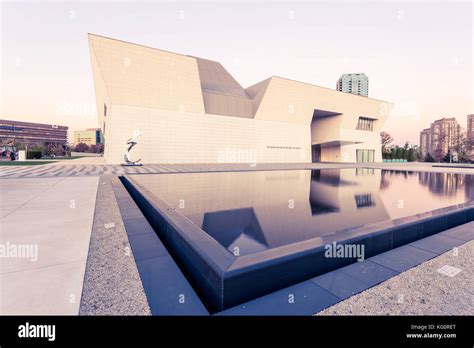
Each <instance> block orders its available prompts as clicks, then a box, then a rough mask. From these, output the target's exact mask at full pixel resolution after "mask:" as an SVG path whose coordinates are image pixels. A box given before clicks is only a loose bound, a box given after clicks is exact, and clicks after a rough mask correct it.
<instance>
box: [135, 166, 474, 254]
mask: <svg viewBox="0 0 474 348" xmlns="http://www.w3.org/2000/svg"><path fill="white" fill-rule="evenodd" d="M133 180H134V181H135V182H137V183H138V184H140V185H141V186H143V187H144V188H146V189H147V190H149V191H150V192H151V193H153V194H154V195H156V196H157V197H159V198H160V199H162V200H164V201H165V202H167V203H168V204H169V205H170V206H172V207H173V208H174V209H176V210H177V211H178V212H180V213H181V214H183V215H184V216H186V217H187V218H188V219H189V220H191V221H192V222H193V223H195V224H196V225H198V226H199V227H200V228H202V229H203V230H204V231H206V232H207V233H208V234H209V235H210V236H211V237H212V238H213V239H215V240H216V241H217V242H218V243H220V244H221V245H222V246H223V247H225V248H226V249H228V250H229V251H230V252H232V253H234V252H235V251H236V250H238V253H239V255H247V254H252V253H257V252H259V251H262V250H265V249H271V248H276V247H279V246H283V245H288V244H293V243H298V242H301V241H305V240H308V239H312V238H317V237H321V236H325V235H329V234H334V233H337V232H338V231H342V230H346V229H349V228H354V227H358V226H363V225H366V224H371V223H376V222H381V221H385V220H390V219H394V218H398V217H402V216H408V215H413V214H417V213H421V212H423V211H427V210H432V209H436V208H441V207H444V206H448V205H452V204H456V203H461V202H464V201H466V199H465V197H464V196H465V195H466V196H469V197H471V199H472V195H473V194H474V192H473V189H472V188H471V186H472V185H471V184H472V183H473V181H472V177H459V176H456V175H452V174H451V175H450V176H449V175H448V176H436V173H411V172H402V171H399V172H396V171H386V170H383V171H382V170H377V169H369V168H357V169H355V168H353V169H341V170H339V169H323V170H313V171H310V170H289V171H250V172H221V173H182V174H164V175H159V174H158V175H156V174H150V175H136V176H133ZM468 184H469V185H468ZM426 186H428V187H429V190H427V189H426ZM467 186H469V187H470V190H469V189H467ZM464 190H465V195H464V194H463V192H462V191H464ZM454 192H457V194H454ZM433 193H434V194H436V195H437V197H438V198H437V199H433V197H432V194H433ZM400 200H403V201H404V205H403V209H400V207H399V204H398V202H400Z"/></svg>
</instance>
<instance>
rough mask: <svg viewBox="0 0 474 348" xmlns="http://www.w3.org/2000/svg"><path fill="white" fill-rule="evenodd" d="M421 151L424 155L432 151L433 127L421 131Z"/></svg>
mask: <svg viewBox="0 0 474 348" xmlns="http://www.w3.org/2000/svg"><path fill="white" fill-rule="evenodd" d="M420 151H421V154H422V155H423V157H425V156H426V155H427V154H428V153H431V128H426V129H423V130H422V131H421V132H420Z"/></svg>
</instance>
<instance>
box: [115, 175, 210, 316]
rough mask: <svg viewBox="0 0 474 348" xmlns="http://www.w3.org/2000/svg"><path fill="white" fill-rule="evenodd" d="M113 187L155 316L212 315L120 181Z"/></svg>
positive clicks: (116, 181) (116, 180)
mask: <svg viewBox="0 0 474 348" xmlns="http://www.w3.org/2000/svg"><path fill="white" fill-rule="evenodd" d="M111 185H112V188H113V192H114V194H115V198H116V201H117V205H118V208H119V211H120V214H121V217H122V220H123V224H124V228H125V232H126V234H127V237H128V240H129V245H130V248H131V251H132V255H133V257H134V259H135V263H136V266H137V269H138V273H139V276H140V280H141V282H142V285H143V289H144V291H145V295H146V298H147V300H148V304H149V307H150V310H151V314H152V315H172V316H175V315H192V316H201V315H209V311H208V310H207V309H206V307H205V305H204V304H203V303H202V301H201V299H200V298H199V296H198V295H197V294H196V292H195V290H194V287H193V286H191V284H189V282H188V280H187V279H186V277H185V276H184V274H183V273H182V272H181V270H180V269H179V267H178V266H177V264H176V263H175V261H174V259H173V257H172V256H171V255H170V254H169V253H168V250H167V249H166V248H165V246H164V245H163V243H162V242H161V240H160V238H159V237H158V235H157V234H156V233H155V231H154V230H153V228H152V226H150V224H149V223H148V220H147V219H146V218H145V216H144V215H143V214H142V212H141V210H140V208H139V207H138V205H137V204H136V202H135V201H134V199H133V197H131V196H130V195H129V193H128V191H127V190H126V188H125V186H124V185H123V183H122V182H121V180H120V179H119V178H118V177H116V176H115V177H113V178H112V179H111Z"/></svg>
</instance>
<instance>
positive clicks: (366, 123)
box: [356, 117, 374, 132]
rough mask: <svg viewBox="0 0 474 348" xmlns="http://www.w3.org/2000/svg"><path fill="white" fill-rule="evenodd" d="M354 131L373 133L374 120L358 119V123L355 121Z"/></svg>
mask: <svg viewBox="0 0 474 348" xmlns="http://www.w3.org/2000/svg"><path fill="white" fill-rule="evenodd" d="M356 129H358V130H364V131H371V132H373V130H374V120H373V119H371V118H367V117H359V121H357V127H356Z"/></svg>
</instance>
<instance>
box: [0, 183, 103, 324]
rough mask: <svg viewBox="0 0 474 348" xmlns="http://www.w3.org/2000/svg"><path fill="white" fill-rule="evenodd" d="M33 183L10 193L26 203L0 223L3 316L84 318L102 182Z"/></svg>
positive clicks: (16, 186)
mask: <svg viewBox="0 0 474 348" xmlns="http://www.w3.org/2000/svg"><path fill="white" fill-rule="evenodd" d="M33 180H34V183H32V182H31V181H32V180H30V179H12V180H10V183H11V184H12V185H8V186H6V187H4V190H5V194H6V196H8V197H10V198H12V197H17V196H18V197H25V199H24V200H23V202H22V203H20V204H19V205H17V206H16V207H15V208H14V209H12V210H10V212H9V213H8V214H6V215H4V216H3V217H2V218H1V219H0V227H1V233H0V248H3V251H4V255H2V262H1V263H0V275H1V277H2V278H1V279H2V282H1V284H2V290H3V292H2V294H1V304H2V305H1V309H0V314H45V315H48V314H78V311H79V304H80V299H81V292H82V283H83V279H84V270H85V264H86V259H87V253H88V246H89V240H90V234H91V229H92V221H93V217H94V207H95V200H96V192H97V185H98V177H68V178H60V179H42V178H38V179H33ZM10 187H13V188H12V189H10ZM71 200H73V201H74V202H73V203H71ZM5 251H7V253H5ZM66 265H69V266H66ZM46 281H47V282H48V283H47V284H45V283H44V282H46ZM60 283H61V284H60ZM48 284H50V285H48ZM58 284H60V285H58ZM66 293H67V296H73V297H74V298H71V300H67V301H65V300H64V296H66V295H65V294H66ZM69 301H71V302H69Z"/></svg>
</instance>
